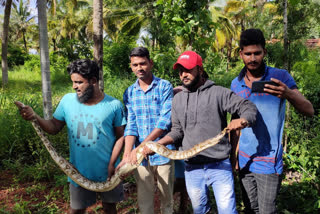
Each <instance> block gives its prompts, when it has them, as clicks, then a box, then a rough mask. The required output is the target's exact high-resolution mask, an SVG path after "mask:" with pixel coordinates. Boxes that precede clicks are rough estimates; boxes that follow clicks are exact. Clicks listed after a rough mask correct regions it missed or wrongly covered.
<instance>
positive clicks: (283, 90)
mask: <svg viewBox="0 0 320 214" xmlns="http://www.w3.org/2000/svg"><path fill="white" fill-rule="evenodd" d="M271 80H272V81H273V82H275V83H277V84H278V85H279V86H273V85H267V84H266V85H265V89H264V91H265V92H267V93H270V94H272V95H274V96H277V97H279V98H283V99H287V100H288V101H289V102H290V103H291V104H292V105H293V107H294V108H295V109H297V111H298V112H300V113H301V114H303V115H306V116H309V117H312V116H313V115H314V109H313V106H312V104H311V102H310V101H309V100H307V99H306V98H305V97H304V96H303V95H302V94H301V93H300V91H299V90H298V89H290V88H288V86H287V85H286V84H284V83H283V82H281V81H280V80H278V79H275V78H271Z"/></svg>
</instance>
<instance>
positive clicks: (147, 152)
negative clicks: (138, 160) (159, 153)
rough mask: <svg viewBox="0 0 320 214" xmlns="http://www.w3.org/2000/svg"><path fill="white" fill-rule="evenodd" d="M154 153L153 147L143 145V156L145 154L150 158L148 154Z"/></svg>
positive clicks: (146, 157) (145, 156)
mask: <svg viewBox="0 0 320 214" xmlns="http://www.w3.org/2000/svg"><path fill="white" fill-rule="evenodd" d="M154 153H155V152H154V151H152V150H151V149H149V148H148V147H147V146H144V147H143V151H142V154H143V156H144V158H145V159H147V160H148V156H149V155H153V154H154Z"/></svg>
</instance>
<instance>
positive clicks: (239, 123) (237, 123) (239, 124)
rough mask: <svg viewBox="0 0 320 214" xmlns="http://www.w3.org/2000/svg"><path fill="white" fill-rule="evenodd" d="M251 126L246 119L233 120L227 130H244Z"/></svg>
mask: <svg viewBox="0 0 320 214" xmlns="http://www.w3.org/2000/svg"><path fill="white" fill-rule="evenodd" d="M248 125H249V123H248V121H247V120H246V119H244V118H239V119H234V120H231V121H230V123H229V124H228V126H227V129H228V130H229V131H232V130H240V129H243V128H245V127H247V126H248Z"/></svg>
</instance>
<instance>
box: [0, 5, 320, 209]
mask: <svg viewBox="0 0 320 214" xmlns="http://www.w3.org/2000/svg"><path fill="white" fill-rule="evenodd" d="M283 1H284V0H277V1H255V0H249V1H244V0H241V1H232V0H230V1H227V4H226V5H225V6H224V7H215V6H214V4H213V3H214V2H215V1H211V0H210V1H208V0H206V1H204V0H198V1H193V0H179V1H175V0H168V1H164V0H157V1H149V0H126V1H120V0H115V1H110V0H105V1H104V31H105V35H104V50H103V66H104V67H103V70H104V82H105V92H106V93H107V94H109V95H111V96H113V97H115V98H117V99H119V100H122V94H123V92H124V90H125V89H126V88H127V87H128V86H129V85H131V84H132V83H133V82H134V81H135V77H134V75H133V74H132V72H131V70H130V67H129V57H128V56H129V53H130V50H131V49H132V48H133V47H136V46H139V45H143V46H146V47H148V48H149V50H150V53H151V58H152V59H153V61H154V69H153V72H154V74H155V75H156V76H158V77H160V78H164V79H167V80H169V81H170V82H171V83H172V84H173V85H174V86H178V85H179V84H180V81H179V78H178V75H177V72H175V71H173V70H172V65H173V64H174V62H175V61H176V59H177V57H178V56H179V54H180V53H181V52H183V51H184V50H190V49H192V50H195V51H197V52H198V53H199V54H200V55H201V56H202V58H203V61H204V68H205V70H206V72H207V73H208V75H209V77H210V79H212V80H214V81H215V82H216V83H217V84H219V85H222V86H225V87H228V88H229V87H230V83H231V80H232V79H233V78H235V77H236V76H237V74H238V73H239V71H240V69H241V68H242V66H243V64H242V62H241V61H240V59H239V57H238V51H239V47H238V38H239V33H240V32H241V30H243V29H246V28H251V27H259V28H261V29H262V30H263V32H264V34H265V36H266V39H267V41H268V44H267V50H268V56H267V58H266V62H267V64H268V65H270V66H275V67H279V68H283V66H284V53H285V52H284V47H283V35H284V32H283V24H282V22H283V10H284V8H283ZM52 2H53V1H52ZM52 2H51V1H49V4H48V11H47V12H48V30H49V33H48V35H49V47H50V70H51V84H52V99H53V100H52V102H53V106H54V108H55V107H56V106H57V104H58V102H59V101H60V99H61V98H62V96H63V95H64V94H66V93H70V92H72V87H71V82H70V79H69V77H68V75H67V73H66V66H67V65H68V64H69V63H70V62H71V61H73V60H74V59H77V58H92V23H91V17H90V16H91V14H92V11H91V9H90V8H92V1H85V0H83V1H64V0H60V1H57V4H56V8H55V10H56V12H55V13H53V9H54V8H53V6H54V5H53V4H52ZM74 2H77V4H76V5H75V4H74ZM319 4H320V3H318V1H314V0H301V1H298V0H290V1H289V7H288V20H289V29H288V35H289V41H290V43H289V48H290V49H289V56H288V58H289V71H290V73H291V74H292V76H293V77H294V79H295V80H296V82H297V84H298V87H299V90H300V91H301V92H302V93H303V94H304V96H306V97H307V98H308V99H309V100H310V101H311V102H312V103H313V106H314V109H315V116H314V117H313V118H307V117H304V116H302V115H301V114H299V113H297V112H296V111H295V110H294V109H293V108H292V107H290V114H289V117H287V118H286V123H287V126H286V128H285V133H286V135H287V138H288V145H287V151H286V152H285V153H284V161H285V173H284V175H283V185H282V188H281V192H280V195H279V203H278V204H279V211H280V212H281V213H317V212H319V209H320V196H319V195H320V194H319V193H320V181H319V177H320V172H319V170H320V167H319V161H320V149H319V144H320V137H319V134H318V133H320V119H319V118H320V117H319V116H320V114H319V109H320V101H319V99H320V98H319V97H320V84H319V82H320V50H319V47H310V46H307V45H306V41H307V39H314V38H320V27H319V25H318V24H317V23H319V22H320V17H319V16H318V15H317V14H320V9H319V8H320V5H319ZM27 8H28V2H23V4H21V1H19V7H16V8H15V9H14V10H13V16H12V19H13V20H15V21H13V22H12V23H13V24H12V25H11V26H10V37H9V38H10V39H9V50H8V51H9V54H8V63H9V68H10V70H9V84H8V86H7V87H3V88H2V89H0V127H1V128H0V160H1V161H0V170H11V171H13V172H14V175H15V176H14V180H13V181H12V182H13V184H14V183H18V182H26V181H35V182H39V181H53V182H54V183H55V184H56V185H58V186H63V187H64V188H65V192H64V197H65V199H66V200H68V191H67V185H66V179H65V176H64V175H63V174H62V173H61V172H60V171H59V170H58V169H57V167H56V166H55V164H54V163H53V161H52V160H51V159H50V157H49V155H48V153H47V151H46V150H45V148H44V147H43V146H42V144H41V141H40V139H39V138H38V137H37V136H36V134H35V132H34V130H33V129H32V127H31V124H30V123H28V122H26V121H23V120H22V119H21V117H19V115H18V112H17V109H16V107H15V106H14V104H13V102H14V101H15V100H20V101H22V102H23V103H25V104H28V105H30V106H32V107H33V108H34V109H35V111H36V112H37V113H38V114H39V115H42V112H43V108H42V95H41V69H40V59H39V56H38V54H30V53H29V51H30V50H35V51H39V47H38V43H37V41H38V37H37V27H38V26H37V23H36V21H35V19H34V18H32V19H30V15H29V16H27V15H26V13H23V11H25V10H27ZM17 20H24V21H21V22H17ZM22 23H23V24H24V27H23V28H22V27H21V25H22ZM21 29H26V30H25V32H22V31H21ZM23 33H24V34H25V41H24V40H23V36H22V35H23ZM137 41H139V44H137ZM0 78H2V76H0ZM66 135H67V133H66V130H65V129H64V130H63V132H62V133H59V134H58V135H56V136H49V138H50V140H51V142H53V143H54V146H55V148H57V150H58V151H59V153H60V154H62V155H63V156H64V157H66V158H67V157H68V143H67V136H66ZM292 172H294V173H297V174H296V176H294V177H292V176H291V175H292ZM0 173H1V172H0ZM237 194H238V195H239V192H238V193H237ZM17 204H20V208H21V206H22V205H23V203H22V202H17ZM39 206H40V205H39ZM43 207H44V205H43ZM238 208H239V210H240V211H241V210H242V209H243V205H242V203H241V201H240V200H238ZM16 209H18V208H16ZM23 209H25V211H26V210H29V211H30V210H32V209H31V208H29V207H28V206H25V207H24V208H23ZM39 209H40V208H39V207H37V208H34V210H39ZM54 209H56V208H54ZM34 210H33V212H34ZM2 211H3V212H7V211H6V209H2V210H1V208H0V213H1V212H2ZM30 212H31V211H30Z"/></svg>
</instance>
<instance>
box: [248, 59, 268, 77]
mask: <svg viewBox="0 0 320 214" xmlns="http://www.w3.org/2000/svg"><path fill="white" fill-rule="evenodd" d="M264 69H265V63H264V62H263V61H262V62H261V64H260V65H259V67H258V68H257V69H249V68H248V67H247V70H248V71H250V73H251V74H252V75H253V76H260V75H261V74H263V73H264Z"/></svg>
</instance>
